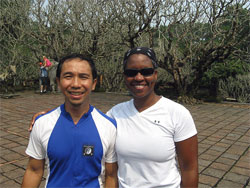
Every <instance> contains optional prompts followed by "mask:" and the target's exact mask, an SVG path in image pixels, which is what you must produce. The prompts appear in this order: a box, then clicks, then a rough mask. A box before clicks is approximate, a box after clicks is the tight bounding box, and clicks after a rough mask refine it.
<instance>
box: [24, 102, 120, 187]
mask: <svg viewBox="0 0 250 188" xmlns="http://www.w3.org/2000/svg"><path fill="white" fill-rule="evenodd" d="M115 139H116V122H115V120H113V119H111V118H109V117H108V116H106V115H105V114H103V113H102V112H100V111H99V110H97V109H96V108H94V107H93V106H91V105H90V109H89V111H88V112H87V113H86V114H84V115H83V116H82V118H81V119H80V120H79V122H78V123H77V124H76V125H75V124H74V122H73V120H72V118H71V116H70V114H69V113H68V112H66V111H65V108H64V104H63V105H61V106H60V107H58V108H56V109H54V110H52V111H51V112H49V113H47V114H45V115H43V116H41V117H39V118H38V119H37V120H36V122H35V124H34V127H33V130H32V132H31V135H30V140H29V144H28V147H27V149H26V153H27V154H28V155H29V156H31V157H33V158H35V159H38V160H40V159H45V160H46V163H47V171H48V176H47V180H46V186H47V187H91V188H92V187H103V183H104V176H105V174H104V172H105V162H107V163H113V162H116V161H117V158H116V153H115V149H114V146H115Z"/></svg>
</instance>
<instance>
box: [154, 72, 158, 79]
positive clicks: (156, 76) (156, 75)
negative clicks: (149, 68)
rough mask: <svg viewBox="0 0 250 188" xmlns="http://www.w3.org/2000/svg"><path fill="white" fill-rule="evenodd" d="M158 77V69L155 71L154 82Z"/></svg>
mask: <svg viewBox="0 0 250 188" xmlns="http://www.w3.org/2000/svg"><path fill="white" fill-rule="evenodd" d="M157 78H158V71H157V70H155V72H154V82H157Z"/></svg>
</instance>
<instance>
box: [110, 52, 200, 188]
mask: <svg viewBox="0 0 250 188" xmlns="http://www.w3.org/2000/svg"><path fill="white" fill-rule="evenodd" d="M123 67H124V80H125V84H126V86H127V87H128V90H129V91H130V93H131V94H132V96H133V99H131V100H130V101H127V102H123V103H120V104H118V105H116V106H114V107H113V108H111V109H110V110H109V111H108V112H107V114H108V115H109V116H110V117H112V118H114V119H115V120H116V121H117V138H116V153H117V156H118V166H119V168H118V178H119V187H124V188H125V187H146V188H147V187H198V144H197V143H198V142H197V131H196V128H195V125H194V122H193V119H192V117H191V115H190V113H189V111H188V110H187V109H186V108H185V107H183V106H182V105H180V104H178V103H175V102H174V101H171V100H169V99H167V98H165V97H163V96H159V95H157V94H156V93H155V92H154V86H155V83H156V81H157V67H158V65H157V59H156V56H155V53H154V51H153V50H152V49H150V48H147V47H137V48H133V49H131V50H129V51H128V52H127V53H126V54H125V56H124V66H123ZM176 154H177V156H176ZM176 157H177V158H178V160H176ZM177 161H178V166H179V169H180V172H179V170H178V167H177Z"/></svg>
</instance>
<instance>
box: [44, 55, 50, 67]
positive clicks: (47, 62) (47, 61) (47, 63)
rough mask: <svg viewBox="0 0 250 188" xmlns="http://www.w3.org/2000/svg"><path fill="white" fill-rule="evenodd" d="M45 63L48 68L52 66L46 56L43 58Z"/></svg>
mask: <svg viewBox="0 0 250 188" xmlns="http://www.w3.org/2000/svg"><path fill="white" fill-rule="evenodd" d="M43 63H44V64H45V66H46V67H50V66H51V65H52V63H51V62H50V60H49V59H48V58H47V57H45V56H43Z"/></svg>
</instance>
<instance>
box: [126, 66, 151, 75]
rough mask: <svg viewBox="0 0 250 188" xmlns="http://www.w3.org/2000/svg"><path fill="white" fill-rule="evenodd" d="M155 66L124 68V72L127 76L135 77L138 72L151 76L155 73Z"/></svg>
mask: <svg viewBox="0 0 250 188" xmlns="http://www.w3.org/2000/svg"><path fill="white" fill-rule="evenodd" d="M154 71H155V69H154V68H145V69H126V70H124V74H125V76H127V77H135V76H136V75H137V74H138V73H140V74H141V75H143V76H150V75H152V74H153V73H154Z"/></svg>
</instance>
